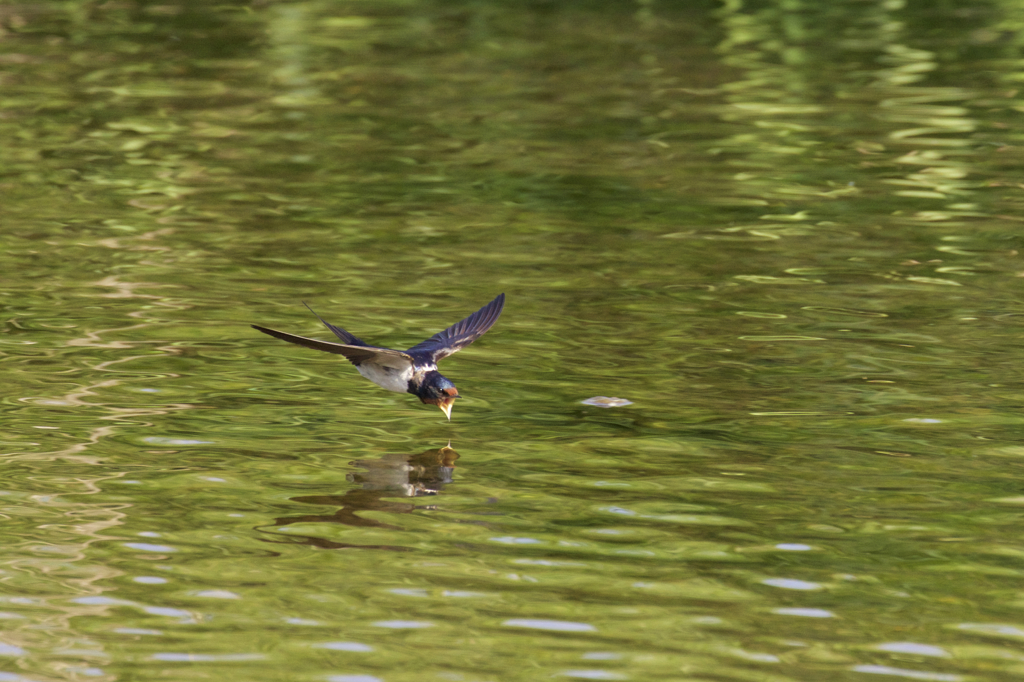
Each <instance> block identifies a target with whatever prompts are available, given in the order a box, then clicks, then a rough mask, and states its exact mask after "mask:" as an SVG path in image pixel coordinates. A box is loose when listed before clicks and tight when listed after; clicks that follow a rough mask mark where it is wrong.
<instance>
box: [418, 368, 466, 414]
mask: <svg viewBox="0 0 1024 682" xmlns="http://www.w3.org/2000/svg"><path fill="white" fill-rule="evenodd" d="M416 396H417V397H418V398H419V399H420V402H422V403H424V404H426V405H437V406H438V407H440V408H441V411H442V412H444V415H445V416H446V417H448V420H449V421H451V418H452V405H454V404H455V399H456V398H458V397H459V391H458V389H457V388H455V384H453V383H452V382H451V380H449V379H448V378H447V377H444V376H442V375H441V373H440V372H427V375H426V376H425V377H423V383H422V384H420V387H419V390H418V391H416Z"/></svg>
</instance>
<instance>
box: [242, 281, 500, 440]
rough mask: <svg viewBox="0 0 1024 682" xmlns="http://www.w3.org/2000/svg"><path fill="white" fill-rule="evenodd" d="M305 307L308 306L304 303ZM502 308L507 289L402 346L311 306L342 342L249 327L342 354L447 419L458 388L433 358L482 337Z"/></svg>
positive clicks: (388, 386)
mask: <svg viewBox="0 0 1024 682" xmlns="http://www.w3.org/2000/svg"><path fill="white" fill-rule="evenodd" d="M303 305H306V304H305V303H303ZM306 307H307V308H309V306H308V305H306ZM504 307H505V294H499V295H498V297H497V298H495V299H494V300H493V301H491V302H490V303H488V304H487V305H485V306H484V307H483V308H481V309H480V310H478V311H476V312H475V313H473V314H472V315H470V316H469V317H467V318H466V319H464V320H462V321H461V322H457V323H455V324H453V325H452V326H450V327H448V328H447V329H445V330H444V331H443V332H438V333H437V334H434V335H433V336H431V337H430V338H429V339H427V340H426V341H421V342H419V343H417V344H416V345H415V346H413V347H412V348H410V349H409V350H404V351H402V350H392V349H391V348H380V347H378V346H371V345H369V344H368V343H366V342H364V341H362V340H360V339H358V338H356V337H355V336H352V335H351V334H349V333H348V332H347V331H345V330H344V329H342V328H341V327H335V326H334V325H333V324H331V323H330V322H328V321H327V320H325V319H324V318H322V317H320V315H318V314H317V313H316V311H315V310H313V309H312V308H309V312H311V313H313V314H314V315H316V316H317V318H318V319H319V320H320V321H321V322H323V323H324V326H325V327H327V328H328V329H330V330H331V331H332V332H334V335H335V336H337V337H338V338H339V339H341V340H342V341H343V343H334V342H332V341H318V340H316V339H307V338H306V337H304V336H296V335H295V334H289V333H287V332H279V331H277V330H274V329H267V328H266V327H261V326H259V325H258V324H254V325H252V328H253V329H256V330H258V331H261V332H263V333H264V334H270V335H271V336H274V337H277V338H279V339H281V340H283V341H288V342H289V343H295V344H298V345H300V346H305V347H306V348H313V349H314V350H322V351H326V352H327V353H335V354H337V355H344V356H345V357H346V358H347V359H348V361H349V362H351V363H352V364H353V365H355V366H356V370H357V371H358V372H359V373H360V374H362V375H363V376H364V377H366V378H367V379H369V380H370V381H372V382H373V383H375V384H377V385H378V386H380V387H381V388H385V389H387V390H389V391H396V392H398V393H412V394H413V395H414V396H416V397H417V398H419V399H420V402H421V403H424V404H426V405H437V406H438V407H440V408H441V411H442V412H444V414H445V416H446V417H448V420H449V421H451V418H452V404H453V403H454V402H455V399H456V398H458V397H459V392H458V390H456V388H455V384H453V383H452V382H451V381H450V380H449V379H448V378H447V377H444V376H442V375H441V373H440V372H438V371H437V363H438V362H440V361H441V360H443V359H444V358H446V357H448V356H449V355H451V354H452V353H454V352H456V351H459V350H462V349H463V348H465V347H466V346H468V345H469V344H471V343H473V342H474V341H476V340H477V339H479V338H480V337H481V336H483V335H484V332H486V331H487V330H488V329H490V328H491V327H492V326H493V325H494V323H495V322H497V321H498V316H499V315H501V309H502V308H504Z"/></svg>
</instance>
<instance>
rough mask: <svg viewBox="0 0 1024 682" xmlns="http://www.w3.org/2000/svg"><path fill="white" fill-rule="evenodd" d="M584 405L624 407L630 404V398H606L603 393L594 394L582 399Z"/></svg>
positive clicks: (631, 402)
mask: <svg viewBox="0 0 1024 682" xmlns="http://www.w3.org/2000/svg"><path fill="white" fill-rule="evenodd" d="M582 402H583V404H584V405H593V406H594V407H624V406H626V405H632V404H633V401H632V400H626V399H625V398H608V397H606V396H603V395H596V396H594V397H593V398H587V399H586V400H584V401H582Z"/></svg>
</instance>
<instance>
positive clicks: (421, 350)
mask: <svg viewBox="0 0 1024 682" xmlns="http://www.w3.org/2000/svg"><path fill="white" fill-rule="evenodd" d="M504 307H505V294H498V297H497V298H495V299H494V300H493V301H491V302H490V303H488V304H487V305H485V306H484V307H483V308H481V309H480V310H478V311H476V312H475V313H473V314H472V315H470V316H469V317H467V318H466V319H464V320H462V321H461V322H456V323H455V324H453V325H452V326H450V327H448V328H447V329H445V330H444V331H443V332H438V333H437V334H434V335H433V336H431V337H430V338H429V339H427V340H426V341H421V342H419V343H417V344H416V345H415V346H413V347H412V348H410V349H409V350H407V351H405V352H406V353H407V354H409V355H411V356H418V357H425V358H428V359H429V360H430V361H432V362H434V363H437V362H439V361H440V360H443V359H444V358H446V357H448V356H449V355H451V354H452V353H454V352H456V351H459V350H462V349H463V348H465V347H466V346H468V345H469V344H471V343H473V342H474V341H476V340H477V339H479V338H480V337H481V336H483V335H484V332H486V331H487V330H488V329H490V328H491V327H492V326H494V323H495V322H497V321H498V316H499V315H501V310H502V308H504Z"/></svg>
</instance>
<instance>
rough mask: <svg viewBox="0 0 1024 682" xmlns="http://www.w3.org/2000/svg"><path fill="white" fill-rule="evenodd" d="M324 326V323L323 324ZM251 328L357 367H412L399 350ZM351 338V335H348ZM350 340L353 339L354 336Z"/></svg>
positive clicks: (254, 326)
mask: <svg viewBox="0 0 1024 682" xmlns="http://www.w3.org/2000/svg"><path fill="white" fill-rule="evenodd" d="M324 324H326V322H325V323H324ZM252 328H253V329H255V330H257V331H261V332H263V333H264V334H270V335H271V336H273V337H275V338H278V339H281V340H282V341H287V342H288V343H294V344H297V345H299V346H305V347H306V348H312V349H313V350H322V351H324V352H325V353H334V354H335V355H344V356H345V357H346V358H348V360H349V362H351V363H352V364H353V365H355V366H356V367H358V366H359V365H361V364H363V363H364V362H370V363H373V364H380V365H389V366H391V365H396V364H397V365H401V366H410V367H411V366H412V364H413V360H412V357H411V356H410V355H409V354H408V353H403V352H402V351H400V350H391V349H390V348H376V347H374V346H367V345H365V344H362V342H361V341H360V344H362V345H350V344H344V343H334V342H333V341H318V340H317V339H308V338H306V337H305V336H296V335H295V334H289V333H288V332H279V331H277V330H276V329H267V328H266V327H261V326H259V325H258V324H254V325H252ZM350 336H351V335H350ZM352 338H355V337H354V336H353V337H352ZM356 340H357V341H358V339H356Z"/></svg>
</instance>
